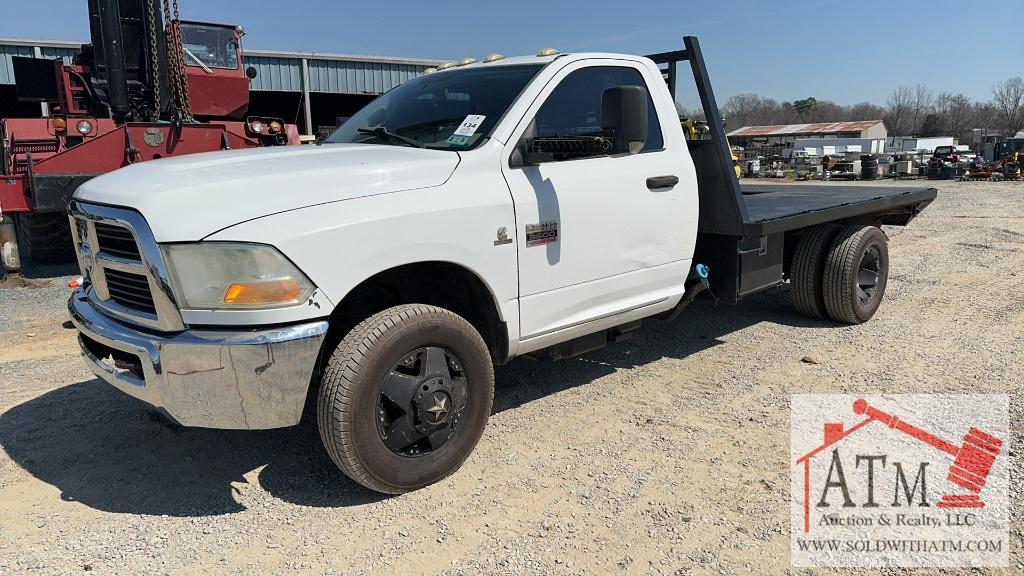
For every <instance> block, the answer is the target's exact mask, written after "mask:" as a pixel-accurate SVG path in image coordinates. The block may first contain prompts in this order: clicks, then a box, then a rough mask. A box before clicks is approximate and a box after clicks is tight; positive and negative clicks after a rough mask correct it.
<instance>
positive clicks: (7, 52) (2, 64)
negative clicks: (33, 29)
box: [0, 44, 33, 84]
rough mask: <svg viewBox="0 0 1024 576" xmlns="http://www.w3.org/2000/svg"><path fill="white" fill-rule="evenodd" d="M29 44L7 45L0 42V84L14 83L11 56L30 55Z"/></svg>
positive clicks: (30, 48)
mask: <svg viewBox="0 0 1024 576" xmlns="http://www.w3.org/2000/svg"><path fill="white" fill-rule="evenodd" d="M32 55H33V52H32V47H31V46H9V45H3V44H0V84H14V70H13V69H12V67H11V56H32Z"/></svg>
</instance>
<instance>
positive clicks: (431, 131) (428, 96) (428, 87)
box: [327, 64, 543, 150]
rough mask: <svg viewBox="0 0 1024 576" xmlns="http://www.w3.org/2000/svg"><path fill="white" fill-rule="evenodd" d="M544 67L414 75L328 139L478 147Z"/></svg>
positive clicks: (531, 66)
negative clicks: (414, 76) (415, 76)
mask: <svg viewBox="0 0 1024 576" xmlns="http://www.w3.org/2000/svg"><path fill="white" fill-rule="evenodd" d="M541 68H543V65H542V64H528V65H508V66H490V67H488V66H481V67H475V68H467V69H464V70H449V71H445V72H438V73H435V74H425V75H423V76H419V77H417V78H413V79H412V80H409V81H408V82H406V83H405V84H402V85H401V86H398V87H397V88H395V89H394V90H391V91H390V92H387V93H386V94H384V95H382V96H381V97H379V98H377V99H376V100H374V101H373V102H370V103H369V104H367V105H366V107H365V108H363V109H362V110H360V111H359V112H358V113H356V115H355V116H353V117H352V118H350V119H349V120H348V121H347V122H345V124H344V125H342V126H341V127H340V128H338V129H337V130H336V131H335V132H334V133H333V134H331V135H330V136H329V137H328V138H327V142H345V143H372V144H392V145H396V146H411V145H416V143H419V145H422V146H423V147H425V148H433V149H437V150H469V149H471V148H475V147H476V146H477V145H479V144H480V142H482V141H483V140H484V139H486V138H487V137H488V136H490V134H491V131H492V130H494V127H495V126H496V125H497V124H498V120H500V119H501V117H502V115H504V114H505V111H506V110H507V109H508V107H509V106H510V105H511V104H512V102H513V101H514V100H515V99H516V97H517V96H519V93H520V92H522V91H523V88H525V87H526V85H527V84H528V83H529V82H530V80H532V79H533V77H534V76H535V75H536V74H537V71H539V70H540V69H541ZM408 140H413V141H415V142H409V141H408Z"/></svg>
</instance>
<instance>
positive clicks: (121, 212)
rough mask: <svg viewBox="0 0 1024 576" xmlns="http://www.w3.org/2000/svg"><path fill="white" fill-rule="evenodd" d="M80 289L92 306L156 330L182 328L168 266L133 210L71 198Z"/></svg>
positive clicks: (169, 330)
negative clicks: (80, 273) (83, 281)
mask: <svg viewBox="0 0 1024 576" xmlns="http://www.w3.org/2000/svg"><path fill="white" fill-rule="evenodd" d="M70 213H71V219H72V224H73V225H72V230H73V231H74V234H73V237H74V241H75V250H76V252H77V254H78V262H79V265H80V266H81V268H82V276H83V277H84V279H85V285H84V287H83V289H84V290H85V293H86V295H87V297H88V298H89V300H90V302H92V303H93V304H94V305H95V306H96V307H97V308H99V309H100V310H102V311H103V312H105V313H107V314H108V315H110V316H114V317H116V318H119V319H121V320H125V321H127V322H131V323H133V324H138V325H140V326H145V327H148V328H152V329H155V330H160V331H165V332H174V331H179V330H183V329H184V328H185V325H184V323H183V321H182V319H181V313H180V312H179V311H178V308H177V306H176V305H175V302H174V296H173V293H172V292H171V289H170V279H169V275H168V273H167V268H166V267H165V265H164V262H163V259H162V257H161V254H160V248H159V246H158V245H157V243H156V240H155V239H154V238H153V232H152V231H151V230H150V228H149V225H148V224H147V223H146V221H145V219H143V217H142V216H141V215H140V214H139V213H138V212H134V211H132V210H128V209H124V208H112V207H108V206H99V205H95V204H88V203H83V202H78V201H73V202H72V203H71V208H70Z"/></svg>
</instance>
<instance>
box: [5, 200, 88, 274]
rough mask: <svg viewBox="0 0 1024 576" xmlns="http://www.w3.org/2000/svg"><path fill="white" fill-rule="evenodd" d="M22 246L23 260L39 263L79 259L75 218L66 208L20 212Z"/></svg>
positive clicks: (19, 222)
mask: <svg viewBox="0 0 1024 576" xmlns="http://www.w3.org/2000/svg"><path fill="white" fill-rule="evenodd" d="M15 226H16V227H17V228H18V248H19V250H20V251H21V258H22V260H31V261H32V262H34V263H36V264H66V263H68V262H74V261H75V246H74V244H73V242H72V239H71V222H70V220H68V215H67V214H66V213H64V212H44V213H41V214H19V215H18V217H17V220H16V221H15Z"/></svg>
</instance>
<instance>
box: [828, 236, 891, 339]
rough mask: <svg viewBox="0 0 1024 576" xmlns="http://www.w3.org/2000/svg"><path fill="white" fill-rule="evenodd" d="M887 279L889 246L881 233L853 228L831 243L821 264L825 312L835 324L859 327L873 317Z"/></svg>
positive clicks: (880, 301) (880, 300)
mask: <svg viewBox="0 0 1024 576" xmlns="http://www.w3.org/2000/svg"><path fill="white" fill-rule="evenodd" d="M888 279H889V246H888V240H887V239H886V237H885V234H884V233H883V232H882V231H881V229H879V228H877V227H875V226H864V225H853V226H847V227H846V228H844V229H843V230H842V231H841V232H840V233H839V234H838V235H837V236H836V237H835V239H834V240H833V241H832V246H831V248H830V250H829V254H828V258H827V259H826V262H825V273H824V277H823V287H822V292H823V294H824V297H825V309H826V310H827V311H828V315H829V316H830V317H831V318H832V319H833V320H835V321H837V322H846V323H848V324H861V323H864V322H867V321H868V320H870V319H871V317H872V316H874V315H875V312H876V311H877V310H878V306H879V305H881V303H882V296H883V295H884V294H885V285H886V283H887V281H888Z"/></svg>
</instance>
